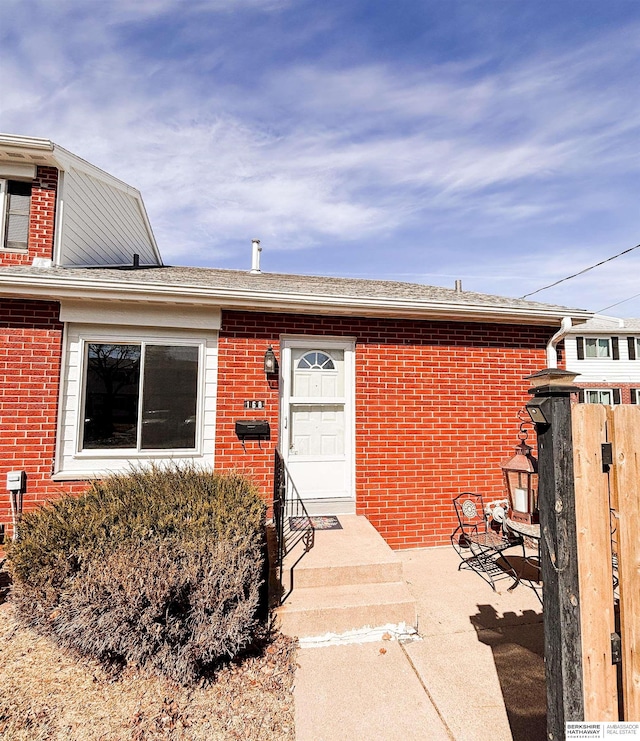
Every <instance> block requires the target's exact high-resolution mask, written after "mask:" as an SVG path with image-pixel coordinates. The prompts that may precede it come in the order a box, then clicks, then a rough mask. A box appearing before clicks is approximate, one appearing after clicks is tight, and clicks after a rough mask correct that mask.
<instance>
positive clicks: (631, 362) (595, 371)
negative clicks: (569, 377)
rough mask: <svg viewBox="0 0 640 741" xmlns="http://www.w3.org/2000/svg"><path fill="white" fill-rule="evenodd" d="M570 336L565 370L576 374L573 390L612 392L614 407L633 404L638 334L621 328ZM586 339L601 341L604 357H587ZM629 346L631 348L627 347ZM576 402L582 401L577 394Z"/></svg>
mask: <svg viewBox="0 0 640 741" xmlns="http://www.w3.org/2000/svg"><path fill="white" fill-rule="evenodd" d="M583 332H584V334H579V335H578V334H572V335H569V336H568V337H567V338H566V339H565V342H564V344H565V353H566V367H567V369H568V370H571V371H573V372H575V373H578V374H579V375H578V376H577V378H576V380H575V384H576V386H579V387H580V388H582V389H600V390H605V389H612V390H613V391H614V394H613V395H612V396H613V397H615V398H614V403H620V404H633V403H637V401H636V400H637V394H636V393H635V389H638V388H639V387H640V345H639V344H638V337H640V334H638V333H637V332H633V331H628V330H625V329H624V328H611V329H610V330H609V332H603V330H602V329H599V331H596V332H589V329H588V327H587V328H585V329H584V330H583ZM588 339H593V340H604V341H606V343H605V344H606V346H607V350H606V352H608V356H606V355H605V356H603V357H587V350H586V344H587V340H588ZM630 342H631V344H632V345H633V347H632V348H630V347H629V345H630ZM579 398H580V399H582V398H583V395H582V394H581V395H580V397H579Z"/></svg>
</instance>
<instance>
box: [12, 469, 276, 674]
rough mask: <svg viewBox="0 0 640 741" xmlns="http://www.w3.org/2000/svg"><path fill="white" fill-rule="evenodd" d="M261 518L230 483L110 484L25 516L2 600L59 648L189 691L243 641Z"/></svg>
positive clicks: (244, 492) (171, 474)
mask: <svg viewBox="0 0 640 741" xmlns="http://www.w3.org/2000/svg"><path fill="white" fill-rule="evenodd" d="M264 516H265V507H264V504H263V502H262V501H261V499H260V496H259V495H258V493H257V491H256V489H255V487H254V486H253V485H252V484H251V483H250V482H249V481H248V480H247V479H245V478H244V477H242V476H240V475H238V474H233V473H232V474H213V473H210V472H206V471H201V470H199V469H196V468H194V467H177V466H176V467H171V468H162V467H157V466H156V467H152V468H149V469H141V470H135V471H132V472H131V473H129V474H119V475H115V476H112V477H109V478H107V479H104V480H103V481H101V482H99V483H96V484H94V485H93V486H92V488H91V489H90V490H89V491H88V492H87V493H86V494H84V495H82V496H80V497H70V496H67V497H63V498H62V499H60V500H58V501H57V502H54V503H51V504H48V505H46V506H45V507H43V508H42V509H40V510H38V511H36V512H32V513H29V514H27V515H25V517H24V519H23V521H22V523H21V527H20V539H19V540H17V541H15V542H14V543H13V544H12V545H11V546H10V548H9V552H8V560H9V567H10V569H11V572H12V576H13V579H14V588H13V595H12V599H13V601H14V603H15V604H16V608H17V610H18V614H19V616H20V618H21V619H22V621H23V622H25V623H27V624H29V625H31V626H33V627H36V628H37V629H39V630H40V631H43V632H46V633H51V634H53V635H55V636H56V637H57V638H58V640H60V642H61V643H63V644H64V645H66V646H69V647H72V648H75V649H77V650H79V651H81V652H82V653H84V654H88V655H91V656H95V657H97V658H98V659H100V660H101V661H103V662H105V663H120V664H127V663H131V664H135V665H137V666H140V667H146V668H149V669H152V670H154V671H157V672H161V673H163V674H165V675H166V676H168V677H170V678H172V679H174V680H176V681H179V682H181V683H189V682H192V681H194V680H195V679H196V678H197V676H198V675H199V674H200V672H201V671H202V670H203V669H204V668H205V667H207V666H208V665H211V664H215V663H216V662H217V661H219V660H220V659H222V658H223V657H232V656H234V655H235V654H236V653H237V652H238V651H240V650H241V649H242V648H244V647H245V646H246V645H247V644H248V643H249V642H250V641H251V639H252V637H253V632H254V629H255V627H256V610H257V606H258V600H259V588H260V582H261V578H262V573H263V571H262V570H263V558H264V556H263V553H264V549H263V545H264V543H263V538H264Z"/></svg>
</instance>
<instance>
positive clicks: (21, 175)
mask: <svg viewBox="0 0 640 741" xmlns="http://www.w3.org/2000/svg"><path fill="white" fill-rule="evenodd" d="M36 169H37V168H36V165H30V164H26V163H25V164H21V163H20V164H19V163H17V162H0V178H7V179H10V178H17V179H19V180H33V179H34V178H35V176H36Z"/></svg>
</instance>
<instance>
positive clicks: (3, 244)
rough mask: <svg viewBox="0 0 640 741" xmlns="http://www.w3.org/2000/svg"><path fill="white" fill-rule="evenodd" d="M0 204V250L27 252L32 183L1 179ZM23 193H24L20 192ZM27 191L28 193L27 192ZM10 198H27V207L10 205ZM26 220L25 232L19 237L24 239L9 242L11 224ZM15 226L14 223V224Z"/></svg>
mask: <svg viewBox="0 0 640 741" xmlns="http://www.w3.org/2000/svg"><path fill="white" fill-rule="evenodd" d="M3 182H4V185H3V188H2V203H1V204H0V206H1V207H0V218H1V219H2V221H1V222H0V225H1V227H2V228H1V229H0V237H1V240H0V249H1V250H2V251H4V252H27V251H28V250H29V228H30V225H31V204H32V200H33V183H32V182H31V181H26V180H11V179H9V178H6V179H4V178H3ZM20 191H24V192H20ZM27 191H28V192H27ZM12 196H18V197H22V198H24V197H26V196H28V207H27V208H26V209H25V208H18V207H17V204H12ZM24 218H26V231H25V233H24V234H21V235H20V236H24V239H20V240H13V241H9V237H10V236H11V227H12V222H15V220H17V219H24ZM14 226H15V223H14Z"/></svg>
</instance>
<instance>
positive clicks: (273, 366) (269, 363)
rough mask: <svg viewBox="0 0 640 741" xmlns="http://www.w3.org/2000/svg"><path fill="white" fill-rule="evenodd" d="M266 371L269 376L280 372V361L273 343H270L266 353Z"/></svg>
mask: <svg viewBox="0 0 640 741" xmlns="http://www.w3.org/2000/svg"><path fill="white" fill-rule="evenodd" d="M264 372H265V375H267V376H272V375H273V374H274V373H277V372H278V361H277V359H276V355H275V353H274V352H273V348H272V347H271V345H269V347H268V349H267V352H266V353H265V354H264Z"/></svg>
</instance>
